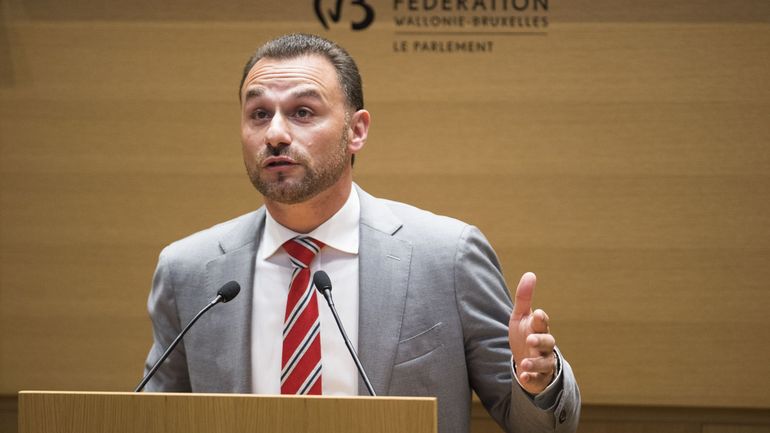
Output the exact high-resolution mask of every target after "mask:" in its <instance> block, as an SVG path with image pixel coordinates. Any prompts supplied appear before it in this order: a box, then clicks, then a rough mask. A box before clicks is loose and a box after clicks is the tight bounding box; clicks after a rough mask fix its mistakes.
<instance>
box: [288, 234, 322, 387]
mask: <svg viewBox="0 0 770 433" xmlns="http://www.w3.org/2000/svg"><path fill="white" fill-rule="evenodd" d="M323 247H324V243H322V242H319V241H317V240H315V239H313V238H309V237H296V238H294V239H291V240H289V241H286V243H284V244H283V249H284V250H286V252H287V253H289V258H290V259H291V264H292V265H293V266H294V271H293V272H292V274H291V284H290V285H289V297H288V298H287V300H286V315H285V316H284V319H283V352H282V354H281V394H315V395H320V394H321V320H320V319H319V317H318V302H317V301H316V293H315V292H316V291H315V290H313V287H312V284H310V262H312V261H313V257H315V255H316V254H318V252H319V251H321V248H323Z"/></svg>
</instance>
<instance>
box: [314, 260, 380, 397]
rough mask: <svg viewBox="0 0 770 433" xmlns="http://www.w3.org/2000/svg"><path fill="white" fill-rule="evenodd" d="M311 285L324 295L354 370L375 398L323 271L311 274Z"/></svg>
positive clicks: (330, 284) (327, 278) (330, 285)
mask: <svg viewBox="0 0 770 433" xmlns="http://www.w3.org/2000/svg"><path fill="white" fill-rule="evenodd" d="M313 284H314V285H315V287H316V289H318V291H319V292H321V294H322V295H324V298H326V303H327V304H329V308H331V310H332V314H333V315H334V320H335V321H336V322H337V327H338V328H340V333H341V334H342V339H343V340H345V345H346V346H348V351H349V352H350V356H352V357H353V361H354V362H355V363H356V368H358V373H359V374H360V375H361V379H363V380H364V384H366V389H368V390H369V395H371V396H372V397H377V393H375V392H374V388H373V387H372V383H371V382H369V377H367V376H366V372H365V371H364V366H363V365H361V360H360V359H358V355H357V354H356V350H355V349H353V344H351V343H350V339H349V338H348V334H346V333H345V328H343V327H342V321H341V320H340V316H339V315H338V314H337V309H336V308H334V301H333V300H332V281H331V280H330V279H329V275H328V274H327V273H326V272H324V271H316V273H315V274H313Z"/></svg>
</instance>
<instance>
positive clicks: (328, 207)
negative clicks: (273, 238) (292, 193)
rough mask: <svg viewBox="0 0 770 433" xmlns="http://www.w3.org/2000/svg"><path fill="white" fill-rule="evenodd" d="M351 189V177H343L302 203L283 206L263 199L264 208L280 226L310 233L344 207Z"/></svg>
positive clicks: (283, 204)
mask: <svg viewBox="0 0 770 433" xmlns="http://www.w3.org/2000/svg"><path fill="white" fill-rule="evenodd" d="M352 187H353V180H352V177H347V176H343V177H342V178H341V179H340V180H339V181H338V182H337V183H335V184H334V185H332V186H331V187H329V188H327V189H326V190H324V191H321V192H320V193H318V194H317V195H316V196H315V197H313V198H311V199H309V200H307V201H304V202H302V203H296V204H285V203H278V202H275V201H271V200H268V199H267V198H265V206H266V207H267V209H268V211H270V215H271V216H272V217H273V219H275V220H276V222H278V223H279V224H280V225H282V226H284V227H286V228H288V229H290V230H293V231H295V232H297V233H310V232H311V231H313V230H315V229H316V228H317V227H318V226H320V225H321V224H323V223H324V222H326V221H327V220H328V219H329V218H331V217H332V216H334V214H335V213H337V211H338V210H340V209H341V208H342V206H343V205H345V202H346V201H347V199H348V197H349V196H350V190H351V188H352Z"/></svg>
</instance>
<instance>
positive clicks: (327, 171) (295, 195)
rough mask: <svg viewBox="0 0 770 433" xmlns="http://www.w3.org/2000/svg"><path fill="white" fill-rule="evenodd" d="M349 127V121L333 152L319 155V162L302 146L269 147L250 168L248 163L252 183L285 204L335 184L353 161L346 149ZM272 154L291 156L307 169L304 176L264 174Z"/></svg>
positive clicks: (266, 196)
mask: <svg viewBox="0 0 770 433" xmlns="http://www.w3.org/2000/svg"><path fill="white" fill-rule="evenodd" d="M347 130H348V126H347V122H345V126H344V127H343V129H342V136H341V137H340V140H339V144H338V145H337V146H336V147H334V148H332V151H331V152H329V153H327V154H324V155H322V156H321V157H320V158H318V159H317V160H316V161H315V164H314V163H313V161H312V159H311V158H310V157H309V156H308V155H307V153H306V152H305V151H303V150H301V148H300V147H292V146H281V147H276V148H269V147H266V148H265V151H264V152H263V153H261V154H259V155H257V158H256V161H255V164H254V165H253V166H251V167H250V166H249V164H248V163H247V164H246V172H247V173H248V175H249V179H251V183H252V185H254V187H255V188H256V189H257V191H259V192H260V193H261V194H262V195H263V196H264V197H265V198H266V199H269V200H272V201H275V202H278V203H283V204H296V203H302V202H304V201H307V200H309V199H311V198H313V197H315V196H316V195H318V194H319V193H320V192H322V191H324V190H326V189H327V188H329V187H330V186H332V185H334V184H335V183H336V182H337V181H338V180H339V179H340V178H341V177H342V174H343V173H344V172H345V168H346V166H347V164H349V163H350V162H349V161H348V155H347V151H346V150H347V146H348V144H349V142H350V140H349V139H348V135H347ZM271 156H288V157H289V158H291V159H293V160H294V162H296V163H297V164H299V165H300V166H301V167H302V168H303V169H304V171H305V174H304V176H302V177H300V178H292V177H288V176H286V175H285V174H284V173H280V172H279V173H277V175H276V176H275V177H274V178H272V179H265V178H263V177H261V176H260V174H261V170H262V161H264V160H265V159H266V158H268V157H271Z"/></svg>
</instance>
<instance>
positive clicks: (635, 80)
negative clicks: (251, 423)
mask: <svg viewBox="0 0 770 433" xmlns="http://www.w3.org/2000/svg"><path fill="white" fill-rule="evenodd" d="M257 3H258V4H256V5H255V4H254V3H253V2H241V1H239V0H228V1H227V2H224V3H220V4H218V5H217V6H216V7H213V6H211V5H208V4H207V3H206V2H179V1H173V2H162V3H157V2H133V3H131V4H129V3H118V2H101V3H99V4H95V3H94V2H90V1H85V0H80V1H75V2H67V3H66V6H65V4H64V3H61V2H53V1H41V2H34V3H29V2H22V1H18V0H15V1H6V2H3V3H0V393H4V394H12V393H15V392H16V391H17V390H19V389H41V388H45V389H73V390H81V389H84V390H127V389H131V388H133V385H134V384H135V382H137V381H138V379H139V374H140V371H141V367H142V362H143V358H144V356H145V353H146V350H147V349H148V347H149V344H150V335H149V322H148V320H147V318H146V312H145V307H144V303H145V299H146V296H147V292H148V290H149V284H150V279H151V275H152V270H153V267H154V264H155V260H156V258H157V254H158V252H159V251H160V249H161V248H162V246H163V245H165V244H167V243H168V242H171V241H172V240H175V239H178V238H180V237H182V236H184V235H186V234H189V233H192V232H194V231H196V230H199V229H202V228H205V227H207V226H210V225H212V224H214V223H216V222H219V221H222V220H224V219H227V218H230V217H233V216H235V215H238V214H240V213H243V212H246V211H249V210H251V209H254V208H255V207H257V206H259V204H260V202H259V197H258V196H257V194H256V193H255V192H253V190H252V188H251V187H250V185H249V184H248V181H247V179H246V177H245V176H244V174H243V168H242V162H241V160H240V145H239V142H238V140H239V138H238V102H237V98H236V91H237V83H238V81H239V79H240V70H241V68H242V65H243V63H244V62H245V60H246V58H247V57H248V55H249V54H250V52H251V51H253V49H254V48H255V47H256V46H257V45H258V44H259V43H260V42H261V41H263V40H265V39H266V38H268V37H270V36H273V35H276V34H280V33H284V32H288V31H308V32H322V33H323V34H325V35H327V36H329V37H331V38H333V39H336V40H338V41H339V42H341V43H342V44H343V45H344V46H346V47H347V48H348V49H349V50H350V51H351V52H352V53H353V55H354V56H355V57H356V58H357V60H358V62H359V66H360V68H361V70H362V73H363V76H364V84H365V94H366V100H367V107H368V108H369V109H370V111H371V112H372V114H373V119H374V120H373V129H372V131H371V136H370V140H369V143H368V145H367V147H366V149H365V151H364V153H363V154H361V155H360V157H359V158H358V159H357V165H356V177H357V181H358V182H359V183H360V184H361V185H362V186H364V187H365V188H366V189H367V190H369V191H370V192H372V193H374V194H376V195H380V196H383V197H387V198H392V199H397V200H402V201H406V202H409V203H413V204H416V205H418V206H421V207H424V208H427V209H430V210H432V211H434V212H437V213H442V214H447V215H452V216H455V217H458V218H460V219H463V220H466V221H468V222H471V223H473V224H476V225H478V226H479V227H480V228H481V229H482V230H483V231H484V232H485V234H486V235H487V236H488V237H489V238H490V240H491V241H492V243H493V245H494V246H495V248H496V250H497V252H498V254H499V255H500V258H501V261H502V263H503V267H504V271H505V273H506V276H507V278H508V280H509V281H510V282H511V284H515V282H516V281H517V280H518V276H519V275H520V274H521V273H522V272H524V271H527V270H533V271H535V272H537V273H538V274H539V276H540V285H539V287H538V292H537V295H536V302H537V304H538V305H539V306H542V307H543V308H545V309H546V310H547V311H548V312H549V314H550V315H551V316H552V318H553V320H554V325H553V328H554V331H555V332H556V335H557V338H558V340H559V344H560V346H561V348H562V349H563V351H564V352H565V353H566V355H567V357H568V359H569V360H570V361H571V363H572V364H573V366H574V368H575V370H576V373H577V375H578V379H579V383H580V386H581V390H582V391H583V396H584V400H585V401H586V402H588V403H590V404H628V405H674V406H682V405H684V406H695V407H713V406H721V407H754V408H769V407H770V393H768V392H767V391H766V390H767V389H770V364H768V363H767V359H768V357H770V349H768V348H767V345H766V344H765V343H766V342H767V341H770V321H769V320H768V319H767V314H766V311H767V309H768V307H770V292H769V291H768V290H767V289H768V285H767V284H768V283H767V281H770V266H768V263H769V262H770V236H768V229H767V228H768V227H770V216H769V215H770V205H768V203H770V172H768V167H769V166H770V150H768V146H767V143H768V141H770V127H769V126H768V125H769V123H768V114H770V86H769V85H768V80H767V77H768V76H770V62H769V61H768V57H767V52H768V49H769V48H770V25H768V22H769V21H770V3H767V2H765V1H745V2H740V3H739V2H724V1H713V0H712V1H710V0H699V1H696V2H679V3H672V2H664V1H651V2H645V3H644V4H642V3H639V2H635V1H633V0H622V1H610V0H601V1H587V0H581V1H577V0H576V1H570V2H568V1H564V0H561V1H555V0H551V2H550V4H551V8H550V11H549V17H550V20H551V25H550V26H549V28H548V31H547V34H545V35H541V36H527V37H520V36H496V37H494V38H493V41H494V47H495V48H494V50H493V51H492V52H491V53H474V54H467V53H465V54H463V53H456V54H447V53H444V54H437V53H394V52H393V50H392V44H393V42H394V41H395V40H396V39H398V37H397V36H394V34H395V32H396V30H397V29H396V28H395V26H394V25H393V21H392V17H393V15H394V12H393V10H392V7H391V2H386V1H375V0H371V1H370V3H371V4H373V5H374V7H375V8H376V10H377V13H378V19H377V21H376V22H375V24H374V25H373V26H372V27H371V28H369V29H367V30H365V31H363V32H359V33H355V34H354V33H353V32H350V31H349V30H347V29H346V28H343V27H336V28H334V29H333V30H331V31H329V32H323V30H322V28H321V26H320V24H319V23H318V22H317V21H316V19H315V17H314V15H313V11H312V6H311V5H312V2H310V1H301V0H292V1H290V2H267V1H265V2H257ZM434 39H438V40H444V39H446V37H444V38H442V37H434ZM617 422H624V421H622V420H618V421H617ZM713 428H719V427H718V425H715V426H714V427H713ZM715 431H717V430H715Z"/></svg>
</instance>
